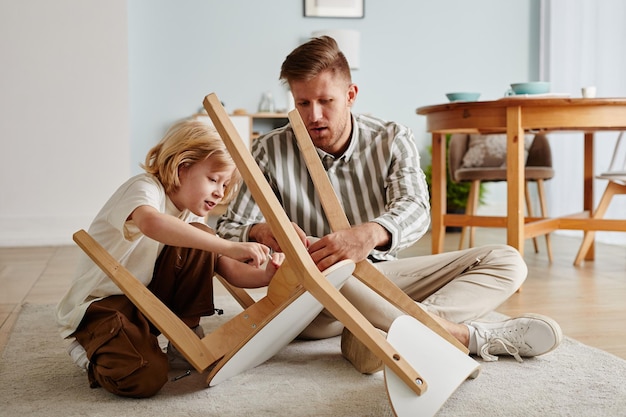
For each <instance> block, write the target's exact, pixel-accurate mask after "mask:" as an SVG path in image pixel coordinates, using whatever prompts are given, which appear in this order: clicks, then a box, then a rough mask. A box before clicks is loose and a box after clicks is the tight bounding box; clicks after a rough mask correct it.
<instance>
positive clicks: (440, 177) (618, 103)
mask: <svg viewBox="0 0 626 417" xmlns="http://www.w3.org/2000/svg"><path fill="white" fill-rule="evenodd" d="M417 114H419V115H423V116H425V117H426V130H427V131H428V132H431V133H432V195H431V212H432V252H433V253H440V252H442V251H443V243H444V236H445V227H446V226H478V227H503V228H506V230H507V242H506V243H507V244H509V245H511V246H513V247H514V248H516V249H517V250H519V252H520V253H521V254H523V250H524V240H525V239H526V238H530V237H535V236H540V235H543V234H546V233H550V232H552V231H554V230H557V229H570V230H583V231H589V230H610V231H626V221H624V220H615V219H591V218H590V213H591V212H592V211H593V179H594V166H593V159H594V158H593V154H594V139H595V135H594V133H595V132H598V131H610V130H614V131H619V130H626V98H568V97H554V96H553V97H549V96H543V97H537V96H536V97H533V96H511V97H505V98H501V99H498V100H493V101H476V102H453V103H445V104H437V105H432V106H425V107H420V108H418V109H417ZM559 131H560V132H564V131H568V132H580V133H582V134H583V135H584V166H583V175H582V178H581V182H582V186H583V211H582V212H578V213H572V214H567V215H563V216H559V217H533V218H529V217H526V216H525V212H524V207H525V200H524V183H525V179H524V134H525V133H528V132H530V133H550V132H559ZM451 133H470V134H471V133H482V134H490V133H506V135H507V157H506V170H507V182H506V183H507V209H506V216H480V215H474V216H470V215H463V214H447V213H446V181H447V179H446V169H447V164H446V140H445V139H446V135H448V134H451ZM556 152H558V150H556ZM557 173H558V168H557ZM593 257H594V251H593V248H592V249H591V250H589V252H588V253H587V257H586V259H587V260H590V259H593Z"/></svg>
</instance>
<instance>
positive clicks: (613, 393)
mask: <svg viewBox="0 0 626 417" xmlns="http://www.w3.org/2000/svg"><path fill="white" fill-rule="evenodd" d="M216 306H217V307H219V308H222V309H224V310H225V314H224V315H223V316H217V317H215V318H214V317H211V318H206V319H205V320H204V321H203V322H202V324H203V327H204V328H205V330H207V331H210V330H211V329H212V328H214V327H216V326H217V325H219V323H220V322H222V321H224V320H227V319H228V318H229V317H232V316H233V315H235V314H237V313H238V312H239V311H240V310H241V309H240V308H239V307H238V306H237V305H236V304H235V302H234V301H233V300H232V299H231V298H230V297H229V296H220V297H219V298H218V299H217V300H216ZM53 310H54V306H51V305H30V304H27V305H24V306H23V308H22V311H21V313H20V315H19V317H18V319H17V322H16V324H15V328H14V330H13V332H12V334H11V336H10V338H9V341H8V343H7V346H6V348H5V351H4V352H3V355H2V361H1V363H0V415H2V416H12V417H13V416H46V417H56V416H64V417H65V416H135V417H142V416H146V417H148V416H149V417H153V416H169V417H179V416H180V417H182V416H185V417H194V416H221V417H228V416H320V417H324V416H328V417H331V416H332V417H339V416H348V417H350V416H359V417H363V416H377V417H378V416H383V417H384V416H392V415H393V412H392V410H391V407H390V405H389V402H388V399H387V395H386V390H385V386H384V377H383V373H382V372H379V373H377V374H374V375H370V376H366V375H361V374H359V373H357V372H356V371H355V370H354V369H353V368H352V367H351V365H349V364H348V363H347V362H346V361H345V360H344V359H343V358H342V357H341V354H340V343H339V342H340V341H339V338H331V339H326V340H320V341H295V342H292V343H291V344H290V345H288V346H287V347H285V348H284V349H283V350H281V351H280V352H279V353H278V354H277V355H276V356H275V357H274V358H272V359H271V360H269V361H267V362H266V363H264V364H262V365H260V366H258V367H256V368H254V369H251V370H249V371H246V372H244V373H242V374H240V375H237V376H235V377H233V378H231V379H229V380H227V381H225V382H223V383H221V384H219V385H217V386H215V387H211V388H207V387H206V384H205V380H206V375H199V374H197V373H196V372H193V373H192V374H191V375H190V376H188V377H184V378H181V379H178V380H176V381H173V380H172V379H173V378H174V377H176V376H178V375H180V374H181V371H178V372H172V373H171V378H170V381H169V382H168V383H167V384H166V385H165V386H164V388H163V389H162V390H161V391H160V392H159V394H158V395H156V396H155V397H152V398H149V399H142V400H137V399H125V398H120V397H117V396H114V395H112V394H109V393H107V392H106V391H104V390H103V389H90V388H89V387H88V385H87V377H86V374H85V373H84V372H83V371H81V370H80V369H78V368H76V367H75V366H74V364H73V363H72V362H71V361H70V358H69V356H68V355H67V353H66V352H65V347H66V345H67V344H68V343H67V341H65V340H62V339H61V338H60V337H59V336H58V333H57V330H56V326H55V323H54V320H53ZM162 342H164V343H166V341H162ZM625 378H626V361H624V360H622V359H620V358H618V357H616V356H613V355H611V354H608V353H606V352H603V351H601V350H598V349H595V348H592V347H589V346H586V345H583V344H581V343H579V342H577V341H575V340H572V339H569V338H566V339H565V340H564V341H563V343H562V345H561V346H560V347H559V348H558V349H556V350H555V351H554V352H552V353H550V354H547V355H544V356H542V357H538V358H531V359H526V360H525V361H524V362H523V363H521V364H519V363H517V362H515V360H513V359H512V358H501V359H500V360H499V361H498V362H491V363H482V372H481V374H480V376H479V377H478V378H477V379H475V380H468V381H465V382H464V383H463V384H462V385H461V386H460V387H459V389H458V390H456V391H455V393H454V394H453V395H452V396H451V397H450V398H449V399H448V401H447V402H446V403H445V404H444V406H443V407H442V408H441V410H440V411H439V413H438V416H525V417H527V416H620V415H622V416H623V415H626V384H625V383H624V379H625ZM415 415H416V416H419V415H420V413H419V410H416V411H415Z"/></svg>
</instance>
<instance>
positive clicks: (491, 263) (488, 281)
mask: <svg viewBox="0 0 626 417" xmlns="http://www.w3.org/2000/svg"><path fill="white" fill-rule="evenodd" d="M375 266H376V267H377V268H378V269H379V270H380V271H381V272H382V273H383V274H384V275H385V276H387V278H389V279H390V280H391V281H393V282H394V283H395V284H396V285H397V286H398V287H399V288H400V289H402V290H403V291H404V292H405V293H406V294H407V295H409V297H411V298H412V299H413V300H415V301H416V302H417V303H418V304H419V305H420V306H421V307H423V308H424V309H425V310H427V311H429V312H431V313H434V314H436V315H438V316H440V317H443V318H444V319H447V320H449V321H451V322H454V323H463V322H467V321H470V320H474V319H478V318H480V317H482V316H484V315H485V314H487V313H489V312H491V311H493V310H494V309H496V308H497V307H498V306H499V305H500V304H502V303H503V302H504V301H505V300H506V299H507V298H509V297H510V296H511V295H512V294H513V293H514V292H515V291H517V290H518V289H519V288H520V286H521V285H522V283H523V282H524V280H525V279H526V274H527V272H528V269H527V267H526V264H525V263H524V260H523V259H522V257H521V255H520V254H519V252H518V251H517V250H515V249H514V248H512V247H510V246H506V245H489V246H481V247H477V248H470V249H465V250H460V251H454V252H446V253H441V254H437V255H426V256H418V257H413V258H404V259H398V260H395V261H386V262H379V263H376V264H375ZM341 293H342V294H343V295H344V296H345V297H346V298H347V299H348V300H349V301H350V302H351V303H352V304H353V305H354V306H355V307H356V308H357V309H358V310H359V311H360V312H361V313H362V314H363V315H364V316H365V318H367V319H368V320H369V321H370V322H371V323H372V324H373V325H374V326H375V327H377V328H379V329H381V330H383V331H387V330H388V329H389V326H391V323H392V322H393V321H394V320H395V319H396V318H397V317H398V316H400V315H402V314H403V313H402V312H401V311H400V310H398V309H397V308H396V307H394V306H393V305H392V304H390V303H389V302H388V301H387V300H385V299H384V298H383V297H381V296H380V295H378V294H376V293H375V292H374V291H373V290H371V289H370V288H369V287H367V286H366V285H365V284H363V283H362V282H361V281H359V280H358V279H357V278H354V277H350V278H349V279H348V281H346V283H345V284H344V286H343V287H342V288H341ZM342 330H343V325H342V324H341V323H340V322H339V321H337V320H336V319H335V318H334V317H333V316H332V315H331V314H330V313H329V312H328V311H327V310H324V311H322V313H320V315H319V316H318V317H317V318H316V319H315V320H314V321H313V322H312V323H311V324H310V325H309V326H308V327H307V328H306V329H305V330H304V332H302V334H301V335H300V337H302V338H310V339H320V338H326V337H332V336H337V335H339V334H341V331H342Z"/></svg>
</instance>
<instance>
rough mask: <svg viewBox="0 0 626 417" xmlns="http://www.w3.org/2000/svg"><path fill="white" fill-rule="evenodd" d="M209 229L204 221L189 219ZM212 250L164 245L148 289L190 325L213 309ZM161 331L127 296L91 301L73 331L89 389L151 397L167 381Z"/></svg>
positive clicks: (192, 325) (167, 367)
mask: <svg viewBox="0 0 626 417" xmlns="http://www.w3.org/2000/svg"><path fill="white" fill-rule="evenodd" d="M193 225H194V226H196V227H199V228H201V229H204V230H207V231H208V232H211V233H212V231H211V229H210V228H209V227H208V226H205V225H202V224H193ZM215 259H216V257H215V256H214V254H213V253H210V252H204V251H200V250H197V249H189V248H178V247H171V246H166V247H164V248H163V251H162V252H161V254H160V255H159V258H158V259H157V261H156V264H155V268H154V275H153V277H152V281H151V282H150V285H148V289H150V290H151V291H152V293H154V295H156V296H157V298H159V299H160V300H161V301H162V302H163V303H164V304H165V305H166V306H168V307H169V309H170V310H172V312H173V313H174V314H176V315H177V316H178V317H180V319H181V320H182V321H183V322H184V323H185V324H186V325H187V326H189V327H195V326H197V325H198V324H199V323H200V317H202V316H210V315H212V314H213V313H214V305H213V274H214V267H215ZM159 334H160V332H159V331H158V330H157V329H156V327H154V325H153V324H152V323H150V322H149V321H148V319H147V318H146V317H145V316H144V315H143V314H142V313H141V312H140V311H139V310H138V309H137V308H136V307H135V306H134V305H133V303H132V302H131V301H130V300H129V299H128V298H127V297H126V296H125V295H115V296H110V297H107V298H105V299H103V300H100V301H96V302H94V303H92V304H91V305H90V306H89V308H88V309H87V312H86V313H85V316H84V317H83V319H82V321H81V324H80V326H79V327H78V329H77V330H76V332H74V334H73V336H74V337H76V340H78V342H79V343H80V344H81V345H82V346H83V347H84V348H85V350H86V351H87V357H88V358H89V361H90V364H89V370H88V377H89V383H90V386H91V387H92V388H96V387H99V386H101V387H103V388H104V389H106V390H107V391H109V392H112V393H113V394H117V395H120V396H123V397H136V398H142V397H150V396H152V395H154V394H156V393H157V392H158V391H159V390H160V389H161V387H162V386H163V385H164V384H165V383H166V382H167V374H168V371H169V364H168V360H167V356H166V355H165V354H164V353H163V351H162V350H161V348H160V347H159V344H158V341H157V336H158V335H159Z"/></svg>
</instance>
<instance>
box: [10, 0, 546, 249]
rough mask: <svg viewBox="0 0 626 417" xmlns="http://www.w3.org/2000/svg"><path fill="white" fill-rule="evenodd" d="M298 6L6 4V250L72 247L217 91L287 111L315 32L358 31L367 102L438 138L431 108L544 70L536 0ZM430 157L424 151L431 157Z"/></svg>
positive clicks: (244, 0) (210, 1) (276, 1)
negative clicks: (331, 12) (330, 8)
mask: <svg viewBox="0 0 626 417" xmlns="http://www.w3.org/2000/svg"><path fill="white" fill-rule="evenodd" d="M302 4H303V3H302V1H301V0H271V1H262V0H257V1H250V0H229V1H223V0H182V1H174V0H131V1H126V0H108V1H102V0H99V1H96V0H57V1H49V0H0V34H1V36H0V57H1V60H2V65H0V91H1V92H2V94H0V121H1V125H0V141H1V146H2V148H1V149H2V151H1V154H0V170H1V171H0V190H1V191H0V192H1V195H0V246H9V245H37V244H66V243H70V242H71V234H72V232H73V231H75V230H77V229H78V228H86V227H88V226H89V222H90V220H91V219H92V218H93V217H94V215H95V214H96V213H97V210H98V209H99V208H100V206H101V205H102V204H103V203H104V201H105V200H106V199H107V198H108V196H109V195H110V194H111V193H112V192H113V190H114V189H115V188H116V187H117V186H118V185H119V184H120V183H121V182H123V181H124V180H125V179H126V178H127V177H128V176H129V175H131V174H133V173H137V172H139V168H138V164H139V162H141V161H142V160H143V158H144V156H145V153H146V152H147V150H148V149H149V148H150V147H151V146H152V145H153V144H154V143H155V142H156V141H158V140H159V139H160V138H161V136H162V135H163V133H164V131H165V129H166V128H167V126H169V125H170V124H171V123H172V122H173V121H175V120H176V119H178V118H181V117H186V116H189V115H190V114H192V113H194V112H195V111H197V110H198V109H199V108H200V106H201V102H202V98H203V97H204V95H206V94H207V93H209V92H216V93H217V94H218V96H219V97H220V98H221V99H222V100H223V101H224V102H225V104H226V107H227V108H228V109H230V110H232V109H234V108H238V107H240V108H245V109H247V110H248V111H250V112H253V111H255V110H256V106H257V104H258V101H259V98H260V96H261V93H262V92H263V91H266V90H270V91H272V92H273V93H274V96H275V97H276V104H277V105H279V106H280V105H284V102H283V101H282V97H284V94H283V90H282V86H281V85H280V83H279V82H278V73H279V68H280V64H281V63H282V61H283V59H284V57H285V56H286V55H287V54H288V53H289V52H290V51H291V50H292V49H293V48H294V47H296V46H297V45H298V44H300V43H301V42H302V41H304V40H305V39H307V38H309V37H310V35H311V32H313V31H314V30H320V29H329V28H348V29H357V30H359V31H360V32H361V67H360V69H359V70H357V71H355V72H354V80H355V82H356V83H358V85H359V87H360V93H359V98H358V100H357V105H356V107H355V110H356V111H359V112H368V113H373V114H375V115H378V116H380V117H384V118H388V119H394V120H397V121H398V122H401V123H404V124H406V125H408V126H409V127H411V128H412V129H413V130H414V131H415V134H416V137H417V140H418V142H419V146H420V148H421V149H423V150H425V148H426V146H427V144H428V143H429V141H430V137H429V135H428V134H427V133H426V131H425V119H424V118H423V117H421V116H418V115H417V114H416V113H415V110H416V108H417V107H419V106H424V105H429V104H435V103H439V102H443V101H444V100H445V95H444V94H445V93H446V92H449V91H451V90H473V91H480V92H482V94H483V96H482V98H483V99H494V98H497V97H500V96H501V95H502V93H503V92H504V90H505V89H506V88H507V86H508V84H509V83H510V82H514V81H523V80H528V79H533V78H536V76H537V72H538V69H537V68H538V66H537V59H538V58H537V57H538V52H537V43H536V42H537V29H538V14H537V13H536V10H537V4H538V2H537V0H524V1H501V0H476V1H471V2H468V1H466V0H439V1H415V0H390V1H379V0H366V1H365V18H364V19H326V18H305V17H303V15H302ZM427 159H428V158H427V157H426V161H425V162H428V161H427Z"/></svg>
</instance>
